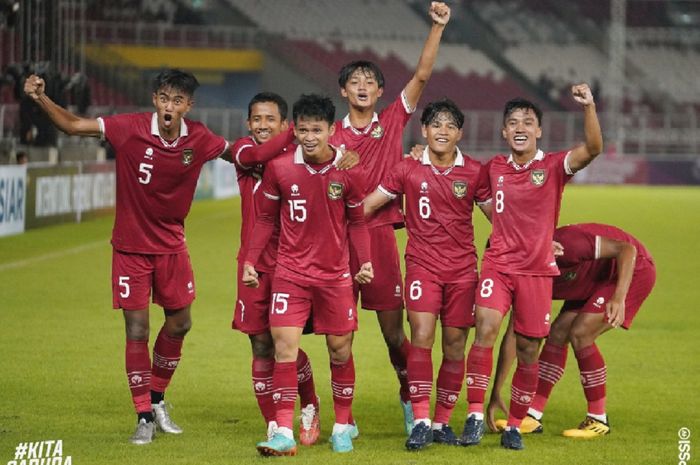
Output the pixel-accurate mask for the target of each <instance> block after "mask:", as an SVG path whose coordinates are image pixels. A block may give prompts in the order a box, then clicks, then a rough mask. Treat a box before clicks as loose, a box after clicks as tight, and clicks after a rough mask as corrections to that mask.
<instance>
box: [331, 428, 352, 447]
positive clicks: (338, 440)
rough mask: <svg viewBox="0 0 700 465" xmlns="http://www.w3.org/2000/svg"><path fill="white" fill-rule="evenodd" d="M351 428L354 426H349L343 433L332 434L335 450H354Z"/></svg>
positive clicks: (332, 443)
mask: <svg viewBox="0 0 700 465" xmlns="http://www.w3.org/2000/svg"><path fill="white" fill-rule="evenodd" d="M351 429H352V428H350V427H347V428H345V430H344V431H343V432H342V433H335V434H333V435H331V445H332V446H333V452H352V449H353V447H352V438H351V437H350V431H351Z"/></svg>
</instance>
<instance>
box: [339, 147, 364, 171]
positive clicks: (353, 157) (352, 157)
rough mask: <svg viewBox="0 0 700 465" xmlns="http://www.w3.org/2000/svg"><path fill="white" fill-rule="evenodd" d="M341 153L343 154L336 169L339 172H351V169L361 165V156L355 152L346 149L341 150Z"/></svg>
mask: <svg viewBox="0 0 700 465" xmlns="http://www.w3.org/2000/svg"><path fill="white" fill-rule="evenodd" d="M340 152H341V153H342V154H343V156H342V157H340V160H338V164H337V165H336V168H337V169H339V170H349V169H350V168H354V167H356V166H357V165H358V164H359V163H360V154H358V153H357V152H355V151H354V150H345V148H344V147H341V148H340Z"/></svg>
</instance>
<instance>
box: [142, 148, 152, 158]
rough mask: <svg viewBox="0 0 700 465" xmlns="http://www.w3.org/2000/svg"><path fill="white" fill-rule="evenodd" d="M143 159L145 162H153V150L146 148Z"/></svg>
mask: <svg viewBox="0 0 700 465" xmlns="http://www.w3.org/2000/svg"><path fill="white" fill-rule="evenodd" d="M143 158H145V159H147V160H153V149H152V148H151V147H148V148H147V149H146V154H145V155H144V156H143Z"/></svg>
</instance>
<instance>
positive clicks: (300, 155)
mask: <svg viewBox="0 0 700 465" xmlns="http://www.w3.org/2000/svg"><path fill="white" fill-rule="evenodd" d="M331 147H333V146H332V145H331ZM333 150H335V158H334V159H333V163H331V164H330V165H326V166H324V167H323V168H322V169H321V170H319V171H316V170H315V169H313V168H312V167H311V166H309V165H308V164H307V163H306V160H304V151H303V149H302V148H301V145H297V149H296V150H295V151H294V164H295V165H304V166H305V167H306V169H307V170H308V171H309V173H311V174H324V173H325V172H326V171H328V170H329V169H331V168H332V167H334V166H335V165H336V163H338V161H339V160H340V159H341V158H342V156H343V153H342V152H341V151H340V149H338V148H336V147H333Z"/></svg>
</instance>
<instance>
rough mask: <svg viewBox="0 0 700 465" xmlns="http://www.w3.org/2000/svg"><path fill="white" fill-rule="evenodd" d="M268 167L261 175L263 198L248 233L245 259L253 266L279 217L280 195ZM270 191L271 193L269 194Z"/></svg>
mask: <svg viewBox="0 0 700 465" xmlns="http://www.w3.org/2000/svg"><path fill="white" fill-rule="evenodd" d="M271 168H272V167H269V168H268V169H267V170H265V174H264V175H263V184H262V192H263V196H264V198H263V199H262V201H261V202H260V212H259V213H258V217H257V220H256V221H255V226H254V227H253V231H252V232H251V234H250V237H251V240H250V243H249V244H248V249H247V251H246V254H245V261H246V262H248V263H250V264H252V265H253V266H255V265H256V264H257V262H258V260H259V259H260V255H261V254H262V251H263V250H264V249H265V247H267V244H268V242H269V241H270V239H271V238H272V234H273V233H274V231H275V225H276V223H277V221H278V219H279V213H280V196H279V186H278V185H277V176H276V175H275V170H274V169H271ZM270 192H272V193H273V194H270Z"/></svg>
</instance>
